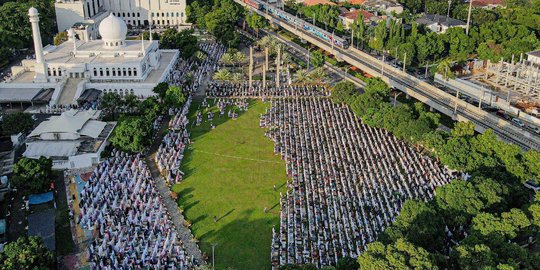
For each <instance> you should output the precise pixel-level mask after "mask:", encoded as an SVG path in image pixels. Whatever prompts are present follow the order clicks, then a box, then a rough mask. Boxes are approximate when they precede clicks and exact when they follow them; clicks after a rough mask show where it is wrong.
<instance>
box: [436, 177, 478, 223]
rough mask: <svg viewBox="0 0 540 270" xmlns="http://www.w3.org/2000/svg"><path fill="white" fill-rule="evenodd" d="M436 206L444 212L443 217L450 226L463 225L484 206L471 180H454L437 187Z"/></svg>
mask: <svg viewBox="0 0 540 270" xmlns="http://www.w3.org/2000/svg"><path fill="white" fill-rule="evenodd" d="M436 202H437V206H439V208H441V209H442V210H444V211H445V212H446V214H445V217H446V219H447V221H448V223H449V224H450V225H452V226H456V225H464V224H466V223H468V222H469V221H470V219H471V218H472V217H473V216H475V215H476V214H478V213H480V211H482V210H483V209H484V208H485V204H484V202H483V201H482V200H481V198H480V197H479V196H478V194H477V190H476V189H475V188H474V186H473V184H472V183H471V182H466V181H464V180H454V181H452V182H450V183H448V184H447V185H444V186H440V187H438V188H437V197H436Z"/></svg>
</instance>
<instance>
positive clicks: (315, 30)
mask: <svg viewBox="0 0 540 270" xmlns="http://www.w3.org/2000/svg"><path fill="white" fill-rule="evenodd" d="M244 1H245V3H246V4H248V5H250V6H252V7H253V8H256V9H258V10H264V11H267V12H268V13H269V14H271V15H273V16H275V17H278V18H279V19H281V20H283V21H285V22H287V23H289V24H292V25H295V26H297V27H298V28H301V29H303V30H304V31H306V32H308V33H310V34H312V35H314V36H316V37H318V38H320V39H322V40H324V41H326V42H328V43H330V44H334V46H337V47H340V48H343V49H347V48H349V42H348V41H347V40H345V39H342V38H340V37H338V36H336V35H333V34H330V33H328V32H326V31H324V30H322V29H321V28H319V27H317V26H315V25H313V24H310V23H308V22H306V21H304V20H302V19H299V18H298V17H296V16H293V15H292V14H290V13H288V12H285V11H283V10H281V9H278V8H276V7H274V6H271V5H267V4H266V2H263V1H258V0H244ZM248 2H249V3H248Z"/></svg>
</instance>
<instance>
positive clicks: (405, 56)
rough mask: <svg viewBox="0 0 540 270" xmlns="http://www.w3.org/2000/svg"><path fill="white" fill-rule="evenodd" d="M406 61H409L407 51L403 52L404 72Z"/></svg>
mask: <svg viewBox="0 0 540 270" xmlns="http://www.w3.org/2000/svg"><path fill="white" fill-rule="evenodd" d="M405 62H407V52H405V53H404V54H403V72H405Z"/></svg>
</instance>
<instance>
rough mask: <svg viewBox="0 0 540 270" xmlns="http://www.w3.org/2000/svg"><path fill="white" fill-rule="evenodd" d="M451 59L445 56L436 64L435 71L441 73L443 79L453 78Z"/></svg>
mask: <svg viewBox="0 0 540 270" xmlns="http://www.w3.org/2000/svg"><path fill="white" fill-rule="evenodd" d="M451 66H452V60H450V59H449V58H446V59H444V60H442V61H441V62H440V63H439V64H438V65H437V70H436V72H437V73H439V74H441V75H442V76H443V78H444V79H445V80H448V79H454V78H455V77H456V75H455V74H454V72H452V68H451Z"/></svg>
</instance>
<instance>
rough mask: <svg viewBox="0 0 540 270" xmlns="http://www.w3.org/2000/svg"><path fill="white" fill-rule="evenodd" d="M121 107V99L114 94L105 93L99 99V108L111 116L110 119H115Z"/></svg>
mask: <svg viewBox="0 0 540 270" xmlns="http://www.w3.org/2000/svg"><path fill="white" fill-rule="evenodd" d="M121 107H122V97H120V95H119V94H118V93H115V92H107V93H105V94H103V97H101V108H102V109H103V110H104V111H105V112H107V113H110V114H111V117H112V119H116V114H117V113H118V111H119V109H120V108H121Z"/></svg>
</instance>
